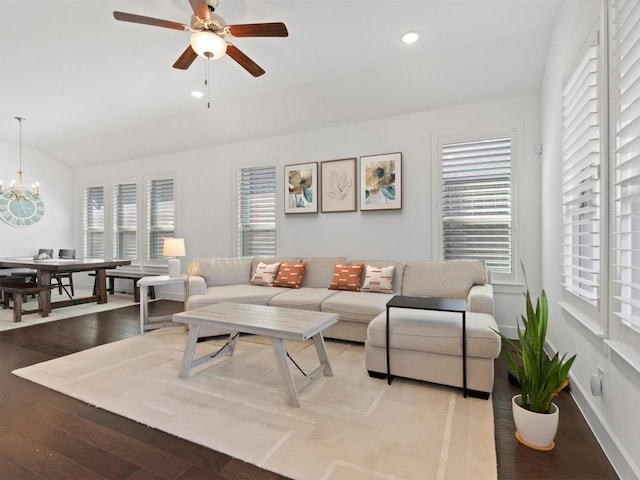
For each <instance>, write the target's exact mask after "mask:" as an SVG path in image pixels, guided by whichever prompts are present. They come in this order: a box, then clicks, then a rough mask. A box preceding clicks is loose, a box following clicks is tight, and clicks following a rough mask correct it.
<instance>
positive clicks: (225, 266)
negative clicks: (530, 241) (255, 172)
mask: <svg viewBox="0 0 640 480" xmlns="http://www.w3.org/2000/svg"><path fill="white" fill-rule="evenodd" d="M302 261H304V262H306V268H305V271H304V274H303V278H302V283H301V286H300V288H286V287H274V286H271V285H255V284H252V283H251V279H252V277H253V276H254V275H255V274H256V269H257V268H258V265H259V263H260V262H262V263H263V264H267V265H269V264H275V263H282V262H288V263H300V262H302ZM359 263H361V264H363V265H369V266H371V267H377V268H387V269H388V268H389V267H393V278H392V279H391V285H390V287H391V288H390V289H389V290H388V291H387V292H386V293H381V292H368V291H345V290H330V289H329V288H328V286H329V284H330V283H331V281H332V279H333V276H334V272H335V268H336V264H343V265H347V264H349V265H353V264H359ZM365 270H366V269H365V268H363V274H362V275H363V279H362V280H361V283H362V284H364V282H365V278H364V276H365ZM189 274H190V278H189V292H190V295H189V298H188V299H187V309H194V308H198V307H201V306H205V305H211V304H214V303H220V302H236V303H252V304H259V305H272V306H278V307H285V308H298V309H305V310H314V311H323V312H331V313H336V314H338V316H339V319H340V320H339V321H338V323H336V324H335V325H333V326H332V327H330V328H329V329H327V330H325V332H323V333H324V335H325V337H327V338H335V339H340V340H349V341H355V342H364V343H365V350H366V368H367V369H368V370H369V372H370V374H372V375H374V376H377V375H382V374H384V372H386V350H385V336H384V328H385V325H386V323H385V321H386V304H387V302H388V301H389V300H390V299H391V298H392V297H393V296H394V295H407V296H428V297H448V298H464V299H466V300H467V311H468V312H470V313H468V314H467V352H468V359H467V368H468V375H467V378H468V388H469V389H471V390H477V391H480V392H485V393H488V392H491V390H492V389H493V361H494V359H495V358H496V357H497V356H498V354H499V352H500V338H499V336H498V335H497V334H496V333H495V332H494V331H493V330H492V328H493V329H497V325H496V322H495V319H494V317H493V289H492V286H491V285H490V283H489V276H488V273H487V271H486V269H485V266H484V262H482V261H455V260H454V261H443V262H429V261H421V262H412V263H407V264H406V265H403V264H402V263H400V262H397V261H393V260H351V261H349V262H348V261H347V259H346V258H344V257H325V258H290V257H274V258H196V259H194V260H193V262H192V263H191V265H190V266H189ZM390 316H391V323H390V331H391V341H390V348H391V350H390V352H391V355H392V357H391V358H392V365H393V369H392V374H394V375H397V376H403V377H408V378H415V379H419V380H426V381H430V382H436V383H442V384H446V385H452V386H456V387H461V386H462V351H461V345H462V339H461V335H462V333H461V322H460V315H459V314H455V313H453V314H449V313H446V312H428V311H410V310H404V309H402V310H400V309H392V311H391V315H390ZM225 333H228V332H224V331H220V330H215V329H202V330H201V336H205V337H206V336H214V335H221V334H225Z"/></svg>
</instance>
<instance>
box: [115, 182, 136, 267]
mask: <svg viewBox="0 0 640 480" xmlns="http://www.w3.org/2000/svg"><path fill="white" fill-rule="evenodd" d="M137 225H138V198H137V185H136V184H135V183H119V184H116V185H115V186H114V189H113V256H114V258H127V259H130V260H136V259H137V258H138V234H137Z"/></svg>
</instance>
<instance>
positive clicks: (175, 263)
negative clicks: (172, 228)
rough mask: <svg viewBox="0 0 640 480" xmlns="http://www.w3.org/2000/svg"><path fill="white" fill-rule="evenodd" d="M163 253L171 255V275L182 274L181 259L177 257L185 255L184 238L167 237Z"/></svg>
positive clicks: (166, 255)
mask: <svg viewBox="0 0 640 480" xmlns="http://www.w3.org/2000/svg"><path fill="white" fill-rule="evenodd" d="M162 255H163V256H165V257H171V258H170V259H169V276H170V277H175V276H178V275H180V259H178V258H176V257H184V256H185V255H186V253H185V250H184V238H165V239H164V245H163V248H162Z"/></svg>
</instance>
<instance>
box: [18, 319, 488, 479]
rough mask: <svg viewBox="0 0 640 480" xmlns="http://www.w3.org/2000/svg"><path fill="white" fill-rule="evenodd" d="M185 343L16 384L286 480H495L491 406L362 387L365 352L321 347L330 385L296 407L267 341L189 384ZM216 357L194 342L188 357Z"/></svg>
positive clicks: (96, 353)
mask: <svg viewBox="0 0 640 480" xmlns="http://www.w3.org/2000/svg"><path fill="white" fill-rule="evenodd" d="M185 340H186V333H185V332H184V329H183V328H182V327H172V328H165V329H161V330H156V331H153V332H150V333H147V334H146V335H144V336H139V337H133V338H130V339H127V340H122V341H119V342H116V343H112V344H108V345H102V346H99V347H96V348H93V349H91V350H86V351H84V352H79V353H76V354H73V355H69V356H67V357H62V358H59V359H55V360H51V361H48V362H44V363H40V364H37V365H33V366H31V367H26V368H22V369H19V370H16V371H14V372H13V373H14V374H16V375H19V376H21V377H23V378H26V379H28V380H31V381H33V382H36V383H39V384H41V385H44V386H47V387H49V388H52V389H54V390H56V391H59V392H62V393H65V394H67V395H70V396H72V397H74V398H77V399H79V400H82V401H85V402H87V403H90V404H92V405H96V406H98V407H101V408H104V409H106V410H109V411H111V412H114V413H117V414H119V415H122V416H125V417H128V418H131V419H133V420H136V421H138V422H141V423H143V424H146V425H149V426H151V427H155V428H158V429H160V430H163V431H165V432H168V433H170V434H173V435H176V436H178V437H182V438H185V439H188V440H190V441H192V442H195V443H198V444H201V445H205V446H207V447H209V448H212V449H214V450H217V451H220V452H223V453H226V454H228V455H231V456H233V457H236V458H240V459H242V460H244V461H246V462H250V463H252V464H254V465H258V466H259V467H262V468H265V469H267V470H271V471H274V472H277V473H280V474H282V475H285V476H287V477H291V478H295V479H318V480H320V479H322V480H346V479H364V478H367V479H386V480H392V479H421V480H422V479H469V478H473V479H479V480H480V479H495V478H496V477H497V472H496V454H495V442H494V426H493V410H492V404H491V400H488V401H487V400H479V399H475V398H466V399H465V398H463V397H462V395H461V393H460V392H459V391H457V390H453V389H449V388H446V387H440V386H436V385H430V384H426V383H421V382H412V381H408V380H402V379H395V380H394V382H393V384H392V385H391V386H388V385H387V383H386V381H384V380H380V379H373V378H370V377H369V376H368V374H367V372H366V370H365V367H364V347H363V345H361V344H351V343H347V342H337V341H331V340H327V342H326V343H327V351H328V353H329V358H330V361H331V364H332V368H333V371H334V376H333V377H320V378H319V379H317V380H314V381H313V382H312V383H311V384H310V385H309V386H308V387H307V388H306V389H304V390H303V391H302V392H301V394H300V401H301V408H295V407H290V406H289V405H287V403H286V401H285V397H284V391H283V388H282V384H281V383H280V378H279V375H278V371H277V368H276V366H275V361H274V358H273V353H272V350H271V344H270V342H269V340H268V339H266V338H263V337H251V336H248V337H243V339H242V340H241V341H240V342H238V345H237V348H236V352H235V354H234V356H233V357H226V356H225V357H220V358H216V359H215V360H213V361H211V362H207V363H205V364H203V365H200V366H199V367H197V368H195V369H193V370H192V371H191V374H190V377H189V378H187V379H185V378H179V377H178V369H179V367H180V361H181V358H182V352H183V348H184V343H185ZM215 343H218V344H221V342H218V341H216V342H215ZM216 349H217V346H216V345H214V344H212V342H208V343H206V344H202V343H201V344H198V351H197V352H196V355H198V356H199V355H202V354H205V353H209V352H212V351H215V350H216ZM287 349H288V351H289V352H290V353H291V355H292V356H293V358H294V359H295V360H296V362H297V363H298V364H299V365H300V366H301V367H302V368H303V369H304V370H306V371H310V370H312V369H313V368H314V367H315V366H316V365H317V361H318V360H317V355H316V353H315V349H314V347H313V343H312V342H306V343H298V342H291V343H287ZM294 377H295V378H296V379H297V380H299V379H300V378H302V377H301V374H299V373H296V374H295V375H294Z"/></svg>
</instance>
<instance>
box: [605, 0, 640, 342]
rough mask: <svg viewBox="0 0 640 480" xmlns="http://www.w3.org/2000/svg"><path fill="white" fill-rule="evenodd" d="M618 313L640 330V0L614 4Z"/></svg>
mask: <svg viewBox="0 0 640 480" xmlns="http://www.w3.org/2000/svg"><path fill="white" fill-rule="evenodd" d="M612 29H613V32H612V33H613V37H612V38H613V41H612V45H611V48H612V51H613V56H612V63H613V66H612V67H613V68H612V87H613V88H612V91H613V94H614V102H613V109H614V110H613V123H614V125H613V130H614V168H613V170H614V172H613V175H614V179H613V181H614V183H613V187H614V194H613V197H614V222H613V228H614V284H615V287H616V292H615V295H614V299H615V300H616V305H615V306H614V314H615V315H616V316H618V317H619V318H620V319H621V321H622V323H624V324H625V325H627V326H629V327H631V328H633V329H634V330H636V331H638V332H640V3H639V2H637V1H636V0H633V1H619V0H618V1H615V2H613V6H612Z"/></svg>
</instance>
